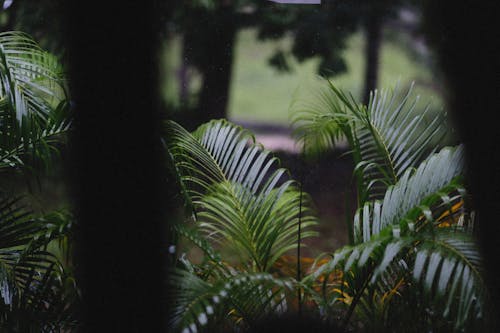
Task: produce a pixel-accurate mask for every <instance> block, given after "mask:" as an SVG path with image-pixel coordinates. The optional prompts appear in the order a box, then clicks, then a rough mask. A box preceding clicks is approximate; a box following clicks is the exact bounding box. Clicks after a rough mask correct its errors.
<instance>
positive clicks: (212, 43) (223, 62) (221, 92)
mask: <svg viewBox="0 0 500 333" xmlns="http://www.w3.org/2000/svg"><path fill="white" fill-rule="evenodd" d="M203 28H204V29H208V31H210V32H211V35H210V36H206V37H207V39H208V40H207V41H206V43H207V44H208V47H207V48H205V50H204V54H203V55H202V56H201V57H200V60H199V63H198V65H199V68H200V71H201V72H202V74H203V87H202V89H201V92H200V98H199V103H198V108H199V111H198V112H197V114H198V115H199V117H200V119H199V120H200V122H201V123H203V122H206V121H208V120H210V119H220V118H225V117H226V109H227V106H228V101H229V88H230V83H231V74H232V67H233V66H232V65H233V49H234V42H235V37H236V31H237V24H236V14H235V12H234V9H233V7H232V6H231V5H229V4H228V5H225V6H221V7H220V8H217V9H216V10H214V11H213V12H211V13H208V14H207V22H206V26H204V27H203ZM198 33H199V32H198Z"/></svg>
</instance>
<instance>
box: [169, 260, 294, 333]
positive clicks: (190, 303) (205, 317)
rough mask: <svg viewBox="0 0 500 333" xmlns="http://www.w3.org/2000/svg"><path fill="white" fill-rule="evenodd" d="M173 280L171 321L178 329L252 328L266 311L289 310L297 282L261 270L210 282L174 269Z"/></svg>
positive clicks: (182, 330) (183, 330)
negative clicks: (291, 295)
mask: <svg viewBox="0 0 500 333" xmlns="http://www.w3.org/2000/svg"><path fill="white" fill-rule="evenodd" d="M170 282H171V284H172V286H171V288H170V289H171V290H172V293H173V294H172V295H171V297H172V299H173V300H174V309H173V311H172V313H171V318H170V325H171V327H172V328H174V331H177V332H198V331H212V330H214V329H215V330H217V329H218V330H220V329H221V327H224V328H225V329H231V330H241V329H248V328H251V327H252V326H253V325H255V324H256V323H257V322H258V321H259V320H261V319H262V318H264V317H265V316H266V315H269V314H272V313H277V312H278V313H279V312H284V311H286V310H287V298H288V297H290V294H291V292H293V291H294V286H295V284H294V282H293V280H292V279H277V278H275V277H273V276H272V275H270V274H262V273H261V274H237V275H234V276H229V277H228V278H227V279H225V280H219V281H217V282H214V283H209V282H206V281H203V280H202V279H200V278H198V277H197V276H196V275H193V274H191V273H189V272H187V271H183V270H175V271H174V272H173V273H172V274H171V279H170ZM228 319H229V320H228ZM221 322H223V323H225V324H223V325H221ZM227 325H229V326H227Z"/></svg>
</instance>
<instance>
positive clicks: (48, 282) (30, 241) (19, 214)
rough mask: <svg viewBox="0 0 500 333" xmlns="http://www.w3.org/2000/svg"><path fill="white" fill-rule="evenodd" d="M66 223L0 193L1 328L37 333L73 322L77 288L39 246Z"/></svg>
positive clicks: (63, 229)
mask: <svg viewBox="0 0 500 333" xmlns="http://www.w3.org/2000/svg"><path fill="white" fill-rule="evenodd" d="M69 223H70V222H69V221H68V220H67V219H64V218H61V219H58V218H56V216H54V214H48V215H47V216H44V217H38V218H35V217H33V216H31V213H30V212H29V211H28V210H26V208H25V207H24V206H23V205H22V203H21V201H20V199H16V198H6V197H4V196H0V288H1V293H2V297H1V298H0V301H1V302H0V308H2V315H1V316H0V325H2V327H11V328H12V329H15V330H17V329H20V330H27V329H28V328H27V327H30V328H29V329H30V330H39V331H43V330H45V329H48V328H47V327H49V326H50V327H51V326H53V325H55V327H59V328H61V327H63V326H64V325H66V324H70V322H71V323H74V322H75V320H74V317H73V314H74V311H75V309H73V304H74V303H75V301H76V290H77V289H76V286H75V285H74V282H73V283H71V285H67V283H70V281H73V279H72V278H71V276H69V275H67V274H66V273H65V271H64V269H63V267H62V265H61V264H60V263H59V261H58V260H57V258H56V257H55V256H54V255H52V254H51V253H49V252H47V251H46V250H44V249H45V248H46V247H47V245H48V244H49V243H50V242H51V241H53V240H54V239H57V238H59V237H61V236H62V235H65V234H66V233H67V232H68V228H69ZM19 325H21V326H19ZM23 325H25V326H23ZM27 325H30V326H27ZM32 325H35V326H32Z"/></svg>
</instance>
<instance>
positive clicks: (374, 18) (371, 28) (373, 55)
mask: <svg viewBox="0 0 500 333" xmlns="http://www.w3.org/2000/svg"><path fill="white" fill-rule="evenodd" d="M373 7H375V6H373ZM372 9H373V10H370V12H369V14H368V17H367V21H366V23H365V29H366V46H365V47H366V48H365V55H366V58H365V60H366V62H365V87H364V90H363V103H364V104H368V101H369V100H370V91H372V90H374V89H375V88H377V81H378V67H379V57H380V45H381V41H382V19H383V18H382V13H381V12H380V11H377V10H375V8H372Z"/></svg>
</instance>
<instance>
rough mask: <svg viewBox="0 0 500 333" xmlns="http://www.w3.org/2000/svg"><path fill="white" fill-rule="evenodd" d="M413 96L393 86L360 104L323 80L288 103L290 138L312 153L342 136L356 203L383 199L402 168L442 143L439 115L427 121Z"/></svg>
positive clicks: (330, 146)
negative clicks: (352, 171)
mask: <svg viewBox="0 0 500 333" xmlns="http://www.w3.org/2000/svg"><path fill="white" fill-rule="evenodd" d="M418 100H419V98H418V97H417V98H412V88H411V87H410V89H409V90H408V91H407V92H406V94H404V95H403V96H402V97H401V96H400V91H399V89H398V88H396V89H395V90H394V91H392V92H389V91H385V90H382V91H374V92H372V93H371V94H370V101H369V104H368V105H362V104H360V103H358V102H356V100H355V99H354V97H352V96H351V95H346V94H345V93H344V92H342V91H341V90H339V89H338V88H337V87H335V86H334V85H333V84H332V83H331V82H330V81H324V82H323V80H322V81H321V82H320V85H319V87H318V90H317V92H316V93H315V94H313V96H311V97H310V98H309V99H304V100H298V101H296V102H295V103H294V104H293V106H292V112H293V118H292V123H293V125H294V126H295V127H296V128H295V136H296V138H297V139H298V140H300V141H302V142H303V143H304V145H305V147H306V149H308V150H311V151H316V152H318V151H320V152H321V151H324V150H326V149H330V148H332V147H333V146H334V145H335V143H336V142H338V140H339V139H341V138H345V139H347V141H348V143H349V145H350V147H351V149H352V154H353V158H354V162H355V164H356V166H355V174H356V176H357V180H358V197H359V200H358V204H363V203H364V202H365V201H366V200H369V199H380V198H381V197H383V195H384V193H385V190H386V189H387V187H388V186H390V185H394V184H395V183H396V182H397V181H398V180H399V178H400V177H401V175H402V174H403V173H404V172H405V171H406V170H407V169H409V168H413V167H416V166H418V164H419V163H420V162H422V160H423V159H424V158H425V157H426V156H427V155H428V154H429V153H430V152H431V151H434V150H436V149H437V148H439V147H440V146H441V145H442V143H441V141H442V138H443V137H444V136H445V134H446V131H445V130H446V127H445V126H444V122H443V120H444V119H443V118H442V117H441V116H439V115H438V116H436V117H435V118H434V119H432V120H431V121H430V122H427V120H426V117H427V114H428V113H429V105H427V107H426V108H425V109H424V110H421V109H419V108H418Z"/></svg>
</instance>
